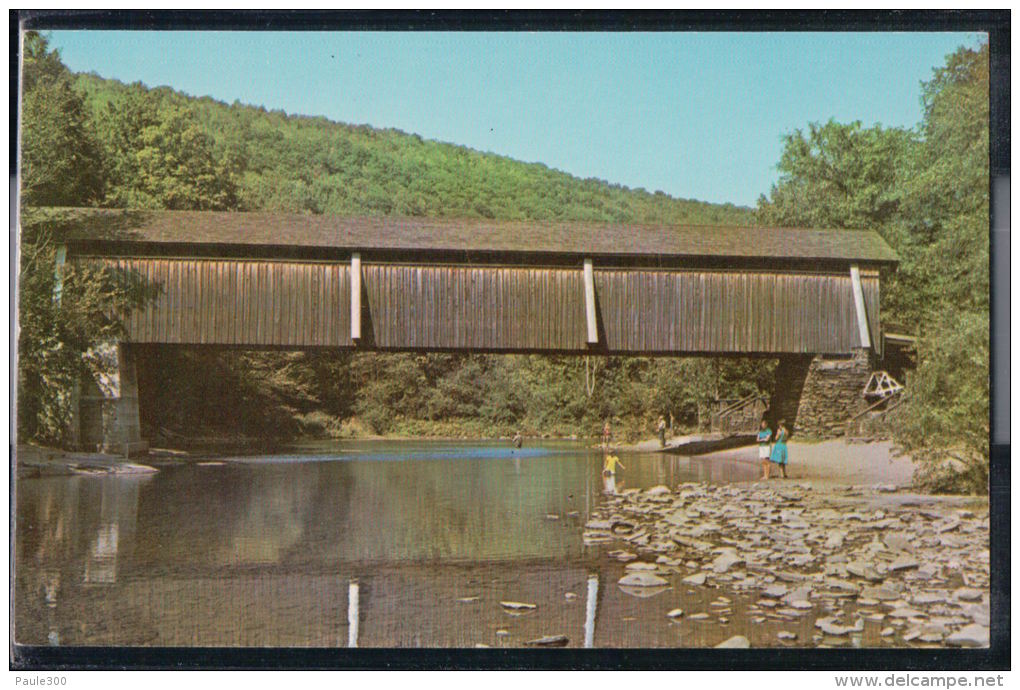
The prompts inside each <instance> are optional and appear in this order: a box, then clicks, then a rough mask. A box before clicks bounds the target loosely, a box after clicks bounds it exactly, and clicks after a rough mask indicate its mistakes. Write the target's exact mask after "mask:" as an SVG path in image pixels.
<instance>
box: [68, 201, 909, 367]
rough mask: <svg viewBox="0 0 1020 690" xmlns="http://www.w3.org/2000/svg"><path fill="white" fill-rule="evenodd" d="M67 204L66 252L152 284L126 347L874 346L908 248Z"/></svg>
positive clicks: (856, 241)
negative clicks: (154, 290) (895, 271)
mask: <svg viewBox="0 0 1020 690" xmlns="http://www.w3.org/2000/svg"><path fill="white" fill-rule="evenodd" d="M66 215H67V218H68V219H69V221H68V224H67V227H68V231H67V232H66V234H65V235H64V238H63V241H64V242H66V260H67V261H70V262H88V263H92V264H102V265H107V266H112V267H116V268H119V269H124V270H128V271H132V272H135V273H136V274H137V275H139V276H142V277H144V278H145V279H146V280H148V281H151V282H153V283H156V284H158V285H159V286H160V294H159V296H158V297H157V298H156V299H155V300H154V301H152V302H151V303H150V304H149V305H148V306H146V307H144V308H142V309H140V310H137V311H136V312H134V313H132V314H130V315H129V316H128V318H127V319H126V330H127V334H126V342H127V343H129V344H131V345H142V344H146V345H188V346H199V345H201V346H234V347H245V348H293V349H301V348H359V349H361V348H364V349H378V350H405V351H406V350H420V351H437V350H446V351H456V350H468V351H473V352H548V353H578V354H585V353H589V354H590V353H603V354H662V355H665V354H670V355H738V356H773V357H775V356H814V355H819V354H828V355H842V356H849V355H852V354H854V353H858V355H859V354H860V353H861V352H864V353H871V354H881V337H880V334H881V325H880V322H879V294H880V281H881V275H882V271H883V269H889V268H892V267H894V266H895V264H896V261H897V258H896V255H895V253H894V252H893V251H892V250H891V249H890V247H889V246H888V245H887V244H886V243H885V242H884V241H883V240H882V238H881V237H879V236H878V234H876V233H875V232H872V231H868V230H818V229H791V228H755V227H717V226H648V225H608V224H602V223H586V222H531V221H528V222H503V221H491V220H478V219H470V220H459V219H458V220H454V219H433V218H428V219H426V218H393V217H382V218H348V217H335V216H313V215H297V214H279V213H218V212H192V211H152V212H149V211H112V210H84V209H78V210H68V211H66ZM122 349H124V348H122ZM128 349H129V348H128ZM125 356H126V355H125V354H124V353H123V352H122V356H121V358H120V359H121V364H122V365H124V364H125V362H126V360H125ZM128 365H129V364H128ZM129 366H130V365H129Z"/></svg>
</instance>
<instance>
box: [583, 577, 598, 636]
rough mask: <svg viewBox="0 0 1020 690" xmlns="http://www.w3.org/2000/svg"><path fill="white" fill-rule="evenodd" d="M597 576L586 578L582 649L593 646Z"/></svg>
mask: <svg viewBox="0 0 1020 690" xmlns="http://www.w3.org/2000/svg"><path fill="white" fill-rule="evenodd" d="M598 595H599V576H598V575H597V574H596V573H592V574H591V575H589V576H588V598H587V599H585V602H584V648H585V649H591V648H592V647H594V646H595V608H596V607H597V606H598Z"/></svg>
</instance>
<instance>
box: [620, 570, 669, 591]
mask: <svg viewBox="0 0 1020 690" xmlns="http://www.w3.org/2000/svg"><path fill="white" fill-rule="evenodd" d="M619 584H621V585H623V586H625V587H664V586H667V585H669V582H667V581H666V580H664V579H663V578H661V577H659V576H658V575H655V574H653V573H650V572H648V571H645V570H638V571H635V572H631V573H627V574H626V575H624V576H623V577H621V578H620V582H619Z"/></svg>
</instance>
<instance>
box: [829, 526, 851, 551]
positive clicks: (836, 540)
mask: <svg viewBox="0 0 1020 690" xmlns="http://www.w3.org/2000/svg"><path fill="white" fill-rule="evenodd" d="M846 536H847V533H846V532H842V531H840V530H829V536H828V538H827V539H826V540H825V548H827V549H832V550H835V549H839V548H841V547H842V546H843V541H844V540H845V539H846Z"/></svg>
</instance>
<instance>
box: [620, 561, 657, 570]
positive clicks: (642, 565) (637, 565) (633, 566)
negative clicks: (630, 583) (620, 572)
mask: <svg viewBox="0 0 1020 690" xmlns="http://www.w3.org/2000/svg"><path fill="white" fill-rule="evenodd" d="M624 567H625V568H626V569H627V570H658V569H659V567H658V566H657V565H655V564H654V563H648V562H647V561H634V562H633V563H628V564H627V565H625V566H624Z"/></svg>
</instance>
